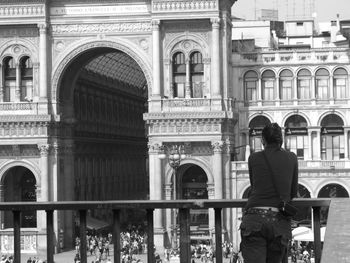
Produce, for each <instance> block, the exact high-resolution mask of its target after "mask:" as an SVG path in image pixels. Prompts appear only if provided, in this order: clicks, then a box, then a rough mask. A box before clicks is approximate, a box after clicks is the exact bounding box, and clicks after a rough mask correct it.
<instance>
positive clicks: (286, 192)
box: [240, 123, 298, 263]
mask: <svg viewBox="0 0 350 263" xmlns="http://www.w3.org/2000/svg"><path fill="white" fill-rule="evenodd" d="M282 138H283V137H282V130H281V127H280V126H279V125H278V124H277V123H272V124H268V125H266V126H265V127H264V128H263V130H262V144H263V145H264V150H263V151H260V152H255V153H252V154H251V155H250V156H249V159H248V169H249V179H250V184H251V191H250V195H249V197H248V202H247V205H246V207H245V212H244V215H243V218H242V223H241V226H240V230H241V244H240V249H241V252H242V255H243V258H244V263H280V262H282V260H283V257H284V256H286V255H287V248H288V243H289V240H290V239H291V238H292V233H291V218H290V217H287V216H284V215H282V214H281V213H280V212H279V209H278V207H279V205H280V203H281V199H282V200H285V201H290V200H291V199H292V198H294V197H296V195H297V187H298V160H297V157H296V155H295V154H294V153H292V152H288V151H286V150H284V149H283V148H282V143H283V139H282ZM273 176H274V177H273ZM280 193H281V194H280ZM282 195H283V196H282Z"/></svg>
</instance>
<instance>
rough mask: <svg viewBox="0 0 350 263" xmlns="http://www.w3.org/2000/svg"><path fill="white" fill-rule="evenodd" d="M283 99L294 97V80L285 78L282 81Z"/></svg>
mask: <svg viewBox="0 0 350 263" xmlns="http://www.w3.org/2000/svg"><path fill="white" fill-rule="evenodd" d="M280 95H281V99H282V100H291V99H292V81H290V80H283V81H281V94H280Z"/></svg>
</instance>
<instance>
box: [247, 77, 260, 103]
mask: <svg viewBox="0 0 350 263" xmlns="http://www.w3.org/2000/svg"><path fill="white" fill-rule="evenodd" d="M245 85H246V86H245V88H246V100H252V101H255V100H256V99H257V96H256V81H247V82H245Z"/></svg>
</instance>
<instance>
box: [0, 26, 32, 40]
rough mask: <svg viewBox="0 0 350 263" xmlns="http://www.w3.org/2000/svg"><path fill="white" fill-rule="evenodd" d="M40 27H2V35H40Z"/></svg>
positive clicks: (3, 36) (0, 34) (6, 36)
mask: <svg viewBox="0 0 350 263" xmlns="http://www.w3.org/2000/svg"><path fill="white" fill-rule="evenodd" d="M38 36H39V29H38V28H33V27H17V28H16V27H1V28H0V37H1V38H8V37H26V38H27V37H38Z"/></svg>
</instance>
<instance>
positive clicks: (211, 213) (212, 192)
mask: <svg viewBox="0 0 350 263" xmlns="http://www.w3.org/2000/svg"><path fill="white" fill-rule="evenodd" d="M214 188H215V186H214V185H212V184H208V186H207V190H208V199H209V200H210V199H216V198H215V189H214ZM208 217H209V231H210V233H213V232H214V231H215V212H214V209H213V208H209V209H208Z"/></svg>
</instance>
